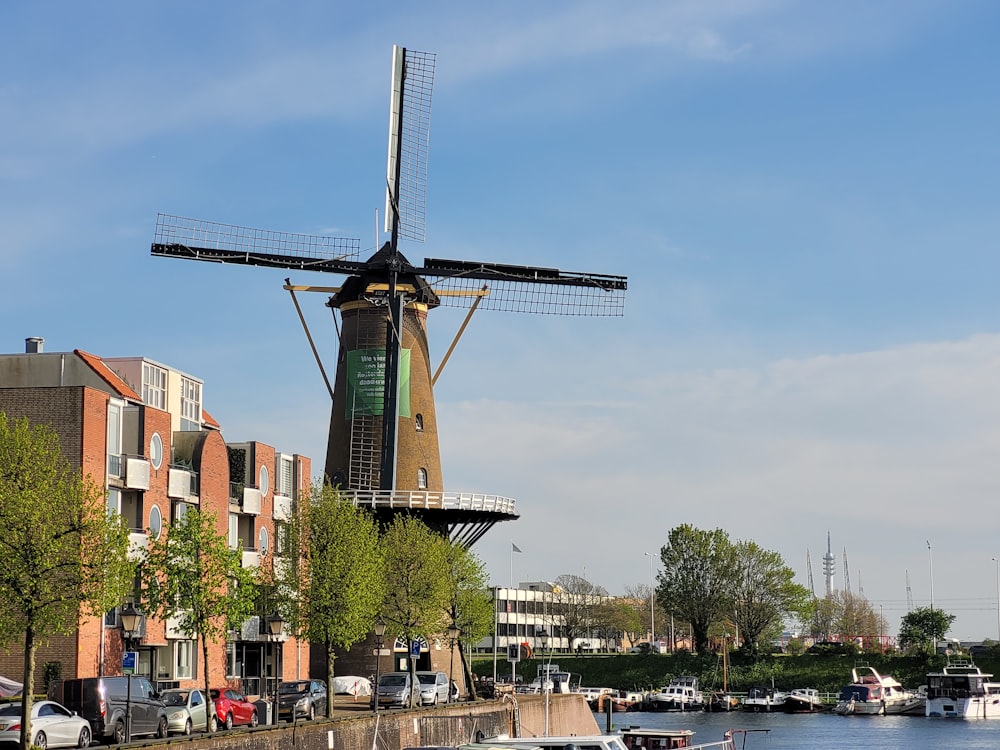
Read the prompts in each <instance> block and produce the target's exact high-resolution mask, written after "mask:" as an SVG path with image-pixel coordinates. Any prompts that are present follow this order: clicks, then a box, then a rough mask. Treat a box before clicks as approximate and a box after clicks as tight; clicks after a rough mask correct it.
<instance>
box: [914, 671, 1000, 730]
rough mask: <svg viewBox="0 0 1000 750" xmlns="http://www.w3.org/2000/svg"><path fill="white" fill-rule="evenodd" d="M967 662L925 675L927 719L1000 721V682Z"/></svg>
mask: <svg viewBox="0 0 1000 750" xmlns="http://www.w3.org/2000/svg"><path fill="white" fill-rule="evenodd" d="M992 676H993V675H992V674H987V673H986V672H983V671H981V670H980V669H979V667H977V666H976V665H975V664H973V663H972V662H971V661H966V660H953V661H950V662H949V663H948V664H947V665H945V667H944V669H943V670H942V671H940V672H931V673H930V674H928V675H927V702H926V707H925V714H926V715H927V716H946V717H955V718H968V719H974V718H978V719H993V718H997V717H1000V682H991V681H990V677H992Z"/></svg>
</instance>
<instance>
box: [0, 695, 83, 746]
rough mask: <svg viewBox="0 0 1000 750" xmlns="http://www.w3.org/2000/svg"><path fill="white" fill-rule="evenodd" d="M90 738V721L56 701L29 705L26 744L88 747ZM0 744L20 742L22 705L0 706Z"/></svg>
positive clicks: (8, 704) (9, 704)
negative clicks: (28, 740)
mask: <svg viewBox="0 0 1000 750" xmlns="http://www.w3.org/2000/svg"><path fill="white" fill-rule="evenodd" d="M92 737H93V735H92V733H91V731H90V722H88V721H87V720H86V719H84V718H83V717H82V716H77V715H76V714H75V713H73V712H72V711H70V710H69V709H68V708H66V707H65V706H63V705H61V704H59V703H56V702H55V701H38V702H36V703H34V704H33V705H32V706H31V741H30V742H29V743H28V744H29V745H34V746H36V747H40V748H42V750H45V748H49V747H89V746H90V740H91V738H92ZM0 742H2V743H4V744H5V745H6V744H7V743H9V742H13V743H18V744H19V743H20V742H21V704H20V703H7V704H6V705H4V706H0Z"/></svg>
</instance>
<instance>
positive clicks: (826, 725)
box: [594, 711, 1000, 750]
mask: <svg viewBox="0 0 1000 750" xmlns="http://www.w3.org/2000/svg"><path fill="white" fill-rule="evenodd" d="M594 718H595V719H596V720H597V726H598V727H599V728H600V729H601V731H602V732H603V731H604V730H605V728H606V726H607V716H606V715H604V714H594ZM612 721H613V722H614V728H615V729H623V728H626V727H629V726H639V727H656V728H661V729H691V730H693V731H694V732H695V735H694V737H693V738H692V742H693V743H694V744H698V743H703V742H716V741H718V740H721V739H722V735H723V733H724V732H725V731H726V730H728V729H733V728H735V729H770V730H771V731H770V732H767V733H763V732H759V733H758V732H754V733H748V734H747V735H746V750H845V749H847V748H871V749H872V750H922V749H923V748H927V749H928V750H950V749H951V748H956V750H998V749H1000V718H996V719H986V720H984V719H978V720H976V719H972V720H970V719H941V718H925V717H923V716H838V715H837V714H833V713H815V714H785V713H773V714H766V713H744V712H742V711H733V712H731V713H708V712H694V713H678V712H654V713H646V712H642V711H637V712H635V713H620V714H613V715H612ZM737 747H738V748H740V747H742V740H741V739H740V738H739V737H738V738H737Z"/></svg>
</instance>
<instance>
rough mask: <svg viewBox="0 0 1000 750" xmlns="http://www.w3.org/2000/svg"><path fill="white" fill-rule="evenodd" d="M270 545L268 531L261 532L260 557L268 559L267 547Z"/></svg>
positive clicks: (262, 530)
mask: <svg viewBox="0 0 1000 750" xmlns="http://www.w3.org/2000/svg"><path fill="white" fill-rule="evenodd" d="M269 543H270V539H269V538H268V536H267V529H261V530H260V556H261V557H267V545H268V544H269Z"/></svg>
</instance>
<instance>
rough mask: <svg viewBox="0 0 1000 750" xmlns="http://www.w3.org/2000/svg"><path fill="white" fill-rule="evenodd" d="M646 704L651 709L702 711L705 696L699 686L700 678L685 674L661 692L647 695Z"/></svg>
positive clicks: (672, 681)
mask: <svg viewBox="0 0 1000 750" xmlns="http://www.w3.org/2000/svg"><path fill="white" fill-rule="evenodd" d="M646 706H647V708H648V709H649V710H650V711H701V710H702V709H704V708H705V698H704V696H703V695H702V694H701V690H700V689H699V687H698V678H697V677H694V676H693V675H683V676H681V677H676V678H674V679H673V680H671V681H670V684H669V685H667V686H666V687H665V688H661V689H660V691H659V692H656V693H650V694H649V695H648V696H646Z"/></svg>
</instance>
